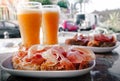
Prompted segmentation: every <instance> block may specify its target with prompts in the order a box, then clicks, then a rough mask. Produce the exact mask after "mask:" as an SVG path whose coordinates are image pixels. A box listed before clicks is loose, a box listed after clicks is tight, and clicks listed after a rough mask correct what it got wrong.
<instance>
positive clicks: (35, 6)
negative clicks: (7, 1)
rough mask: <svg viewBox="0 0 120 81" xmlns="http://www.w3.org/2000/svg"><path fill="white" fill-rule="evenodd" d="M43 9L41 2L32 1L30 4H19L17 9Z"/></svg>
mask: <svg viewBox="0 0 120 81" xmlns="http://www.w3.org/2000/svg"><path fill="white" fill-rule="evenodd" d="M37 7H39V8H42V4H41V3H40V2H35V1H30V2H21V3H19V4H18V6H17V9H21V8H37Z"/></svg>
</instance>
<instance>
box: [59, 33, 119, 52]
mask: <svg viewBox="0 0 120 81" xmlns="http://www.w3.org/2000/svg"><path fill="white" fill-rule="evenodd" d="M75 34H77V33H72V32H67V33H66V32H62V33H59V43H60V44H63V45H64V44H65V40H66V39H68V38H72V37H74V36H75ZM79 34H82V33H79ZM84 34H89V32H88V33H87V32H86V33H84ZM119 45H120V42H117V43H116V45H115V46H112V47H90V46H81V47H84V48H88V49H91V50H92V51H93V52H96V53H105V52H111V51H112V50H113V49H115V48H116V47H118V46H119Z"/></svg>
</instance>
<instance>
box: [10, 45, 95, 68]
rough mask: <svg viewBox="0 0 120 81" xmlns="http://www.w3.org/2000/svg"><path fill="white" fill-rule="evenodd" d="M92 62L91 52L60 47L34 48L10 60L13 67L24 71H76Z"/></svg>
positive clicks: (78, 48) (77, 48)
mask: <svg viewBox="0 0 120 81" xmlns="http://www.w3.org/2000/svg"><path fill="white" fill-rule="evenodd" d="M29 52H31V53H30V54H32V55H29ZM22 53H23V54H22ZM29 56H30V57H29ZM18 57H19V59H18ZM92 60H95V55H94V53H93V52H92V51H91V50H88V49H86V48H80V47H76V46H60V45H51V46H48V47H47V46H45V47H42V46H41V48H38V47H37V46H34V47H31V48H30V50H28V52H27V53H24V52H20V51H19V52H18V53H17V54H15V55H13V58H12V62H13V67H14V68H15V69H24V70H78V69H83V68H86V67H88V64H89V62H91V61H92ZM85 66H86V67H85Z"/></svg>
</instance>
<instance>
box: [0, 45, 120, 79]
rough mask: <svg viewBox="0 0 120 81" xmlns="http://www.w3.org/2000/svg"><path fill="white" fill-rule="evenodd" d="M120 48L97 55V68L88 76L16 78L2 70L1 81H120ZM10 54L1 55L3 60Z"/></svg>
mask: <svg viewBox="0 0 120 81" xmlns="http://www.w3.org/2000/svg"><path fill="white" fill-rule="evenodd" d="M119 50H120V46H119V47H117V48H116V49H114V50H113V51H112V52H109V53H95V54H96V66H95V67H94V68H93V69H92V70H91V71H90V72H89V73H87V74H85V75H82V76H77V77H70V78H28V77H16V76H12V75H10V74H8V73H7V72H5V71H3V70H1V71H0V72H1V76H0V77H1V81H48V80H49V81H50V80H51V81H120V55H119V54H120V53H119ZM6 55H7V56H9V55H10V54H9V53H6V54H3V55H0V57H1V58H5V56H6Z"/></svg>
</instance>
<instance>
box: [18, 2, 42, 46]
mask: <svg viewBox="0 0 120 81" xmlns="http://www.w3.org/2000/svg"><path fill="white" fill-rule="evenodd" d="M41 8H42V6H41V3H39V2H25V3H21V4H19V5H18V7H17V18H18V22H19V25H20V33H21V37H22V44H23V46H25V47H27V48H29V47H30V46H32V45H34V44H40V27H41V20H42V10H41Z"/></svg>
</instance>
